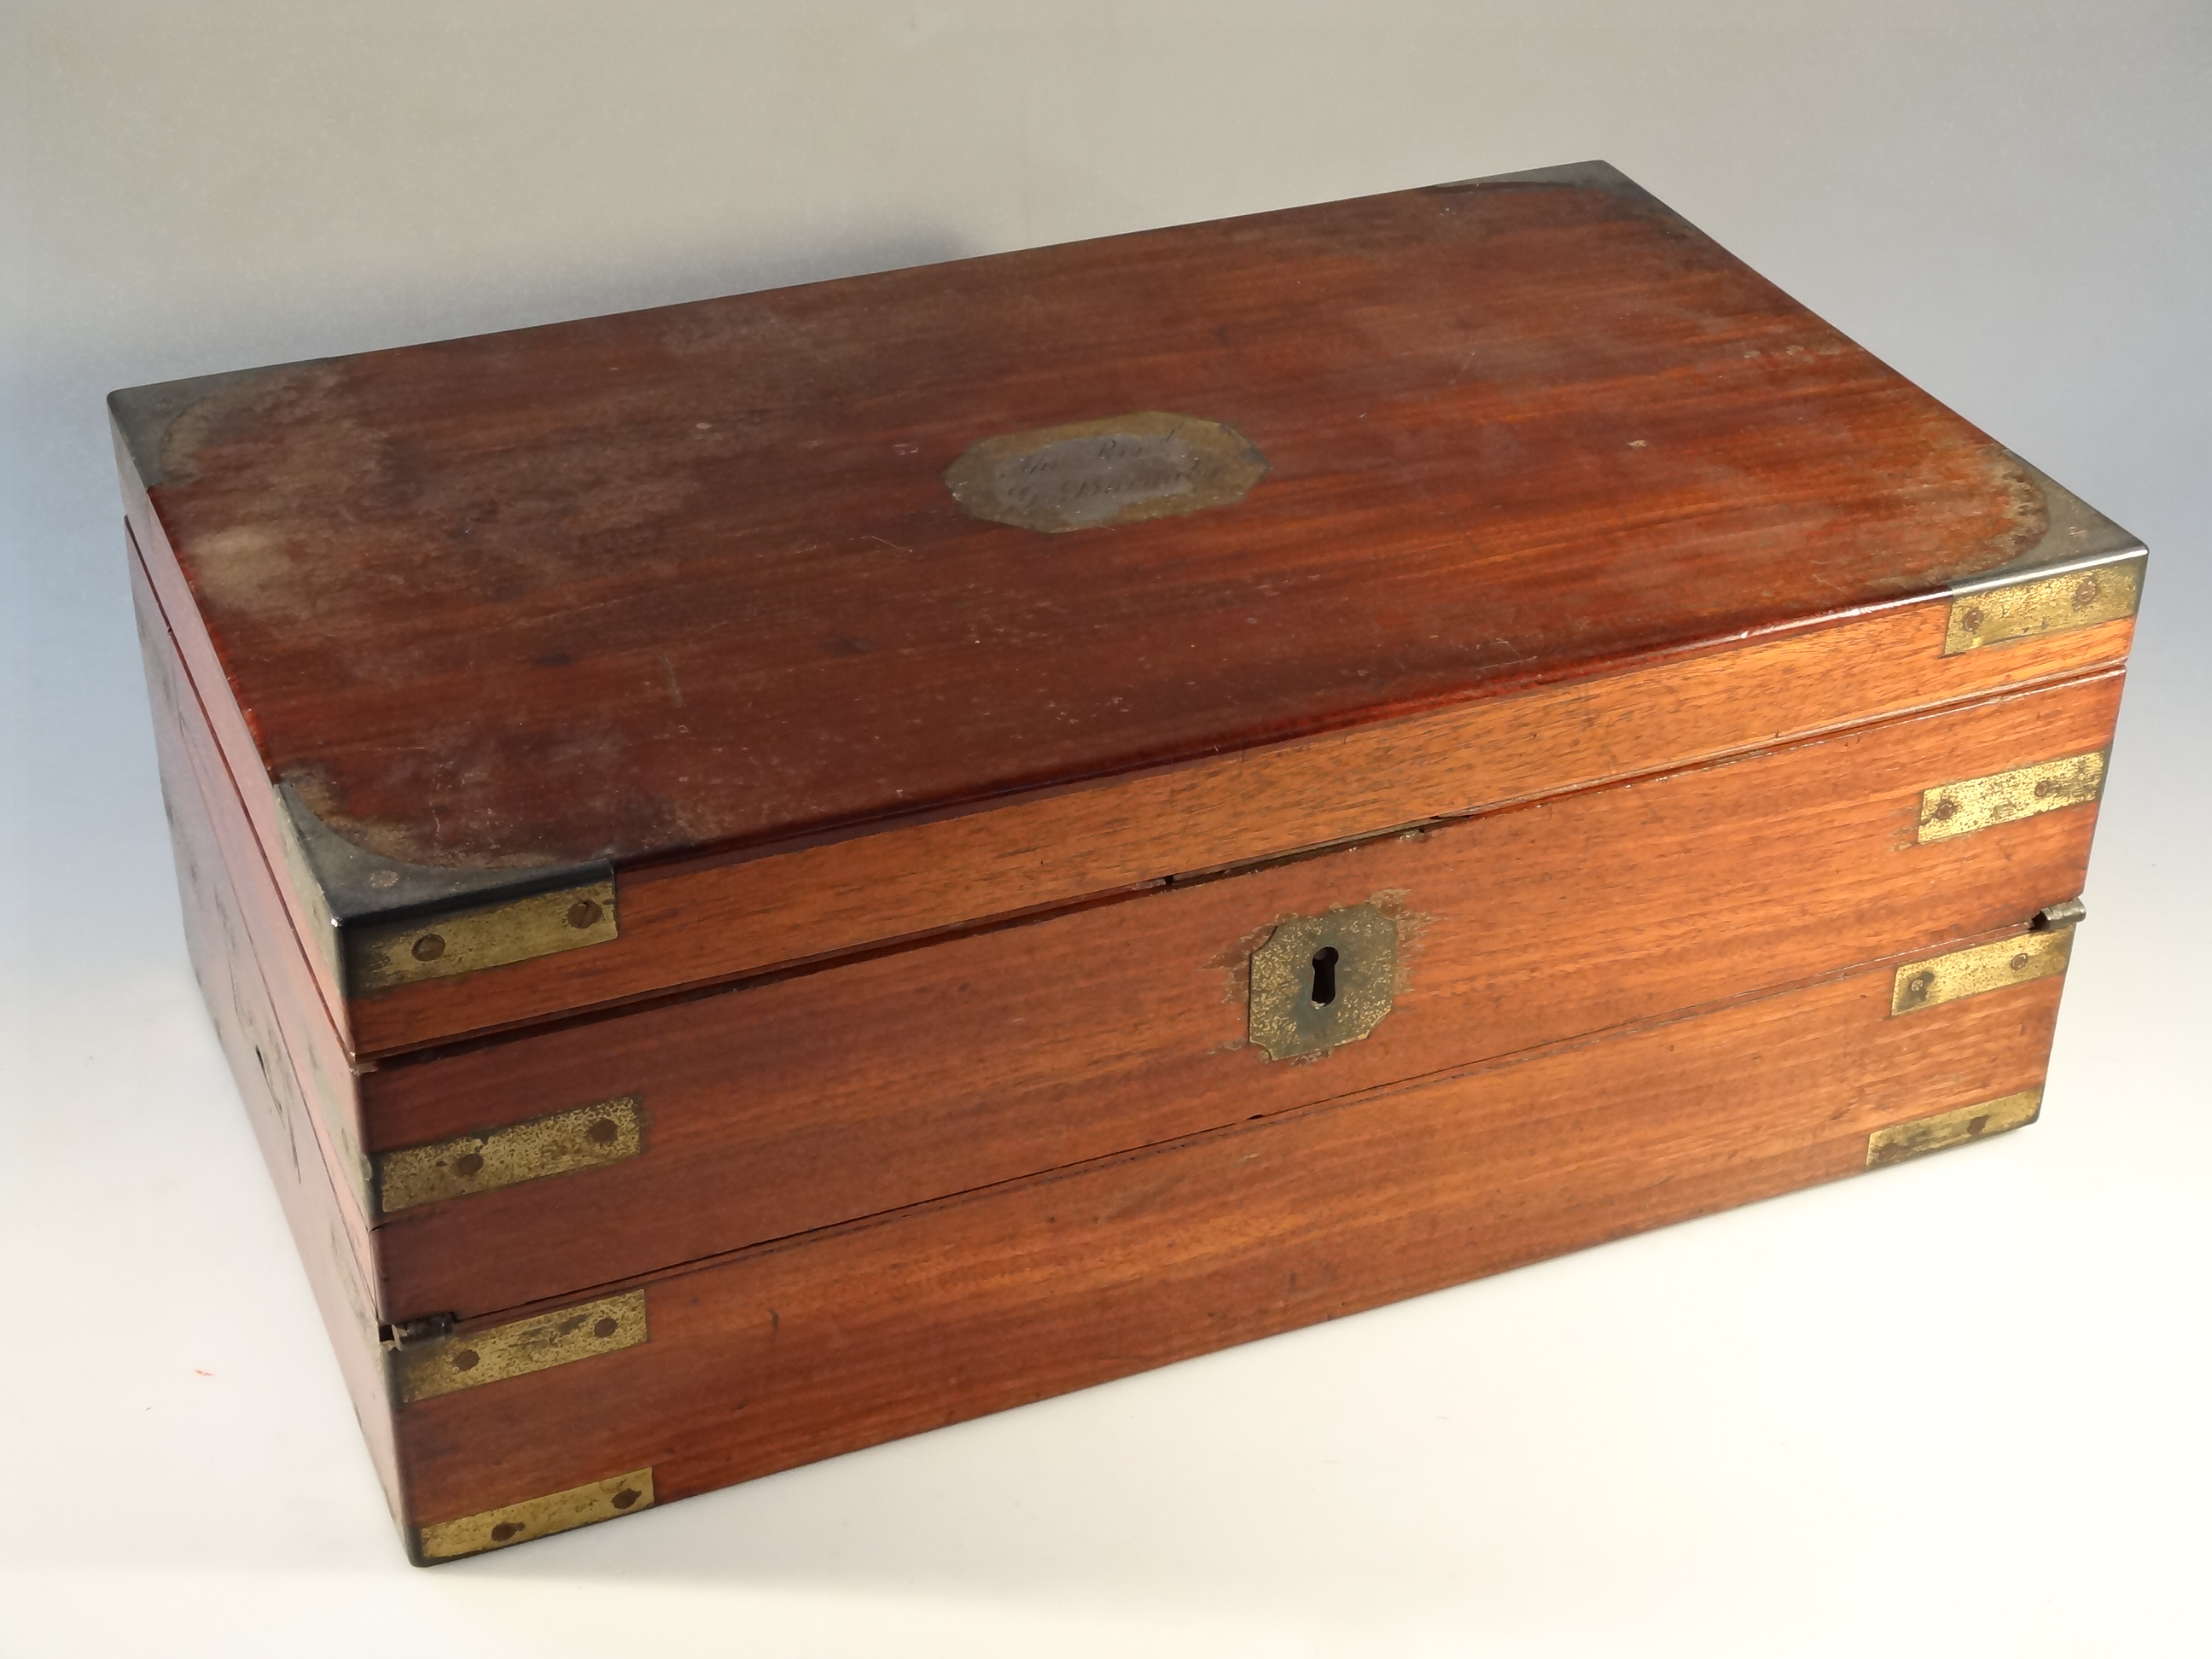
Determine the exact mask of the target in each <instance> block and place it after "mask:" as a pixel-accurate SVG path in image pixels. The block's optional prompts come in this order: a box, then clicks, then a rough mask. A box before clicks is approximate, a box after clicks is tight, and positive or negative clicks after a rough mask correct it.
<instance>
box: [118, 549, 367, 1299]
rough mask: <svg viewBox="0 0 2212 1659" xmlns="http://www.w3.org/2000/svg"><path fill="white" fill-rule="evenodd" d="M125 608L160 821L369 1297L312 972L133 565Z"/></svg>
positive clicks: (341, 1067)
mask: <svg viewBox="0 0 2212 1659" xmlns="http://www.w3.org/2000/svg"><path fill="white" fill-rule="evenodd" d="M131 599H132V603H133V605H134V606H135V607H136V611H137V622H138V635H139V640H140V642H141V645H142V647H143V651H144V658H145V665H146V677H147V684H148V685H149V689H150V690H151V692H152V696H153V702H154V711H155V740H156V742H157V743H158V744H160V745H161V749H162V753H163V756H164V765H165V767H166V768H167V769H166V770H165V771H164V773H163V775H162V790H163V795H164V799H165V800H166V801H167V805H168V810H169V813H170V817H171V819H172V822H173V823H174V822H175V821H176V820H177V819H178V818H179V817H182V818H184V819H185V820H186V821H187V822H189V823H191V825H192V826H193V827H194V833H195V834H196V836H198V837H199V838H200V839H201V840H202V841H203V842H204V844H205V848H206V857H205V858H204V860H202V862H203V863H204V866H205V869H206V872H207V873H208V876H209V878H210V879H213V880H219V881H220V882H221V883H222V915H223V917H224V926H225V927H226V929H227V930H228V933H231V934H234V935H235V937H236V939H237V941H238V942H239V944H240V945H241V946H242V947H243V948H245V949H246V950H247V951H250V952H251V956H252V962H253V964H254V971H255V973H256V975H258V978H259V979H260V981H261V983H262V985H263V987H264V994H266V995H267V997H268V999H269V1012H270V1021H271V1023H272V1024H273V1025H274V1027H275V1029H276V1034H277V1037H278V1040H279V1041H281V1042H283V1045H284V1047H285V1048H286V1050H287V1052H288V1054H289V1057H290V1059H291V1061H292V1065H291V1072H292V1075H293V1079H294V1082H295V1087H296V1090H297V1092H298V1093H299V1094H300V1095H301V1097H302V1099H303V1101H304V1102H305V1103H306V1107H307V1119H308V1120H309V1121H310V1123H311V1124H312V1127H313V1135H314V1138H315V1139H316V1140H317V1141H319V1145H320V1156H321V1158H322V1159H323V1161H324V1162H325V1163H326V1164H328V1165H329V1166H330V1168H331V1170H332V1171H333V1179H334V1180H335V1182H336V1183H337V1187H338V1188H339V1191H340V1194H341V1196H340V1197H339V1199H338V1200H337V1211H336V1214H337V1218H338V1220H339V1221H340V1223H341V1224H342V1225H343V1227H344V1229H345V1231H346V1233H347V1235H348V1237H349V1238H350V1239H351V1240H352V1241H353V1247H354V1249H355V1253H356V1255H357V1256H358V1257H359V1258H360V1259H361V1261H362V1262H363V1263H364V1264H366V1266H365V1269H364V1274H363V1280H362V1282H363V1283H364V1285H368V1286H371V1287H374V1286H375V1285H378V1284H379V1282H380V1274H379V1272H378V1269H377V1267H376V1266H375V1261H376V1249H375V1247H374V1244H373V1243H371V1242H370V1238H369V1224H368V1212H367V1211H366V1209H365V1208H364V1206H363V1200H362V1196H361V1195H362V1192H363V1191H364V1190H365V1188H364V1184H363V1183H364V1182H365V1179H366V1176H365V1171H366V1167H367V1166H366V1164H365V1161H364V1159H363V1158H362V1152H361V1129H362V1117H361V1099H360V1089H359V1085H358V1083H357V1081H356V1073H355V1071H354V1068H353V1066H352V1065H351V1063H350V1062H349V1060H348V1058H347V1056H346V1053H345V1049H344V1046H343V1043H342V1042H340V1041H339V1039H338V1036H337V1031H336V1030H335V1029H334V1028H333V1027H332V1025H331V1021H330V1016H329V1012H328V1010H327V1008H326V1006H325V1004H324V1003H323V1002H322V1001H321V1000H320V999H319V997H318V995H317V994H316V991H317V981H316V975H315V973H314V971H313V968H312V967H311V966H310V965H309V963H308V961H307V955H306V952H305V949H304V947H303V946H302V945H301V944H300V941H299V939H297V937H296V936H295V934H294V933H293V931H292V928H291V926H290V923H289V917H288V915H287V914H286V910H285V907H284V905H283V900H282V897H281V890H280V888H279V885H278V884H277V882H276V878H275V877H274V875H273V873H272V872H270V868H269V866H268V865H267V863H266V861H265V860H264V858H263V856H262V850H261V848H260V845H259V843H258V842H257V841H256V840H255V838H254V834H253V829H252V824H251V823H249V822H248V820H247V817H246V812H245V810H244V808H243V806H242V805H241V803H240V796H239V791H238V788H237V787H236V784H235V781H234V780H233V779H232V777H231V776H230V775H229V773H228V771H227V770H226V769H224V767H223V763H222V756H221V755H220V754H219V753H218V752H217V751H216V745H215V743H214V740H213V738H211V737H210V732H209V726H208V711H207V707H206V705H205V704H204V702H201V701H200V699H199V698H198V697H197V696H196V695H195V694H194V691H193V688H192V686H191V682H190V680H189V678H187V677H186V675H185V673H184V671H183V668H182V665H181V664H180V663H179V659H178V656H177V652H176V648H175V647H176V641H175V639H174V637H173V635H171V634H170V633H169V632H168V630H167V625H166V623H165V619H164V618H163V617H162V614H161V605H160V604H159V603H158V601H157V600H156V599H155V596H154V593H153V592H152V589H151V588H150V587H149V586H148V584H147V582H146V580H145V572H144V571H143V568H140V567H139V566H138V565H137V562H135V561H134V562H133V564H132V568H131ZM180 870H181V866H180ZM368 1305H369V1306H370V1308H371V1309H372V1310H374V1311H377V1312H378V1313H379V1316H381V1310H382V1309H383V1306H384V1304H383V1299H382V1297H381V1295H380V1293H379V1292H377V1291H375V1290H374V1289H371V1290H370V1291H369V1292H368Z"/></svg>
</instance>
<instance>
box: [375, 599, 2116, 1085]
mask: <svg viewBox="0 0 2212 1659" xmlns="http://www.w3.org/2000/svg"><path fill="white" fill-rule="evenodd" d="M1951 609H1952V606H1951V602H1950V601H1949V600H1948V599H1929V600H1924V601H1921V602H1917V603H1915V604H1911V605H1899V606H1895V607H1892V608H1889V609H1886V610H1881V611H1874V612H1871V613H1868V614H1864V615H1860V616H1857V617H1851V618H1849V619H1846V620H1844V621H1841V622H1837V623H1832V624H1829V625H1826V626H1820V627H1816V628H1811V629H1802V630H1798V631H1795V632H1791V633H1789V634H1787V635H1782V636H1778V637H1765V638H1761V639H1759V640H1756V641H1752V642H1749V643H1745V644H1741V645H1738V646H1735V647H1730V648H1727V649H1714V650H1709V651H1706V652H1704V653H1699V654H1694V655H1689V656H1683V657H1677V658H1673V659H1666V660H1662V661H1657V662H1652V663H1647V664H1644V665H1630V666H1629V667H1627V668H1626V669H1625V670H1624V671H1620V672H1618V673H1613V674H1609V675H1607V676H1604V677H1602V678H1593V679H1588V680H1582V681H1576V682H1571V683H1567V684H1557V685H1549V686H1541V687H1537V688H1534V689H1532V690H1525V691H1522V692H1520V693H1518V694H1516V695H1513V696H1501V697H1497V698H1493V699H1490V700H1487V701H1483V702H1473V703H1464V704H1460V705H1456V706H1454V707H1451V708H1443V709H1440V710H1438V711H1437V712H1435V713H1433V714H1425V715H1422V716H1419V718H1415V719H1411V720H1399V721H1394V722H1389V723H1386V724H1382V725H1376V726H1364V727H1361V728H1358V729H1357V730H1353V731H1349V732H1340V733H1338V734H1335V735H1334V736H1331V737H1327V738H1316V739H1313V740H1310V741H1307V742H1303V743H1298V744H1286V745H1284V746H1282V747H1279V748H1273V749H1261V750H1252V751H1249V752H1246V753H1243V754H1240V755H1235V756H1225V757H1218V758H1217V759H1213V760H1209V761H1204V762H1200V763H1194V764H1192V765H1189V766H1186V767H1182V768H1180V769H1175V770H1171V771H1164V772H1157V773H1152V774H1147V775H1136V776H1124V777H1121V778H1116V779H1113V780H1109V781H1102V782H1099V783H1097V784H1095V785H1092V786H1088V787H1081V788H1076V789H1071V790H1069V791H1067V792H1066V793H1059V794H1054V795H1048V796H1044V797H1028V798H1022V799H1012V800H1009V801H1006V802H1004V803H1000V804H995V805H992V806H990V807H989V809H988V810H976V811H969V812H967V813H965V814H963V815H961V816H957V817H945V818H939V819H937V820H934V821H931V822H923V823H909V824H906V825H902V826H898V827H893V828H886V829H880V830H878V831H876V832H875V833H872V834H866V835H860V836H853V837H851V838H848V839H844V840H839V841H836V842H829V843H825V844H823V845H820V846H814V847H803V848H796V849H793V850H790V851H787V852H782V853H777V854H770V855H765V856H759V857H749V858H746V859H744V860H738V861H733V862H724V863H711V862H709V863H701V862H692V863H671V864H666V865H661V866H651V867H645V868H640V869H635V870H629V871H624V872H621V874H620V875H619V877H618V879H617V909H618V911H619V915H620V919H621V932H620V937H619V938H617V939H612V940H611V941H608V942H606V943H604V944H599V945H592V946H591V947H589V948H588V949H584V950H577V951H565V952H563V953H562V954H560V955H557V956H550V957H542V958H540V959H538V960H536V961H528V962H518V963H512V964H509V965H507V966H503V967H498V968H493V969H487V970H484V971H483V972H479V973H474V974H469V975H462V976H459V977H450V978H442V979H436V980H431V981H425V982H422V983H419V984H412V985H399V986H397V987H393V988H391V989H389V990H386V991H385V992H384V993H382V994H380V995H378V996H376V997H374V998H358V999H356V1000H355V1001H354V1002H353V1003H352V1004H351V1006H350V1007H349V1014H348V1018H349V1021H350V1023H351V1024H350V1029H351V1030H352V1031H353V1033H354V1041H355V1042H356V1046H357V1048H358V1050H359V1051H360V1052H362V1053H369V1054H384V1053H391V1052H395V1051H398V1050H403V1049H406V1048H419V1047H424V1046H428V1045H431V1044H435V1043H436V1042H441V1041H443V1040H446V1039H448V1038H452V1037H454V1036H461V1035H464V1034H466V1033H470V1032H483V1031H489V1030H498V1029H501V1028H505V1027H510V1026H514V1025H520V1024H528V1023H531V1022H534V1021H538V1020H543V1019H545V1018H549V1017H552V1016H556V1015H561V1014H564V1013H568V1012H577V1011H581V1010H586V1009H590V1008H594V1007H600V1006H607V1005H610V1004H613V1003H617V1002H620V1001H623V1000H628V999H632V998H635V997H639V996H643V995H647V994H652V993H655V992H660V991H667V990H671V989H676V988H678V987H688V986H696V985H706V984H710V983H714V982H716V981H724V980H727V979H731V978H733V977H736V976H739V975H750V974H757V973H762V972H767V971H770V970H775V969H783V968H786V967H788V966H790V965H792V964H793V963H807V962H817V961H821V960H823V959H827V958H833V957H838V956H841V955H845V954H849V953H851V952H854V951H860V950H863V949H868V948H874V947H880V946H884V945H890V944H894V943H897V942H900V941H905V940H910V939H916V938H921V937H926V936H928V935H931V934H933V933H944V932H946V931H951V930H958V929H962V928H964V927H969V926H971V925H974V924H975V923H977V922H980V921H987V920H991V919H994V918H1000V917H1006V916H1011V915H1021V914H1024V913H1030V912H1035V911H1038V910H1042V909H1048V908H1053V907H1057V906H1066V905H1071V904H1074V903H1077V902H1083V901H1085V900H1087V899H1091V898H1094V897H1096V896H1099V895H1102V894H1108V893H1123V892H1127V891H1129V890H1133V889H1136V888H1139V887H1141V886H1142V885H1144V884H1150V883H1155V882H1158V881H1160V880H1163V879H1167V878H1175V877H1178V876H1182V875H1187V874H1188V873H1190V872H1197V871H1206V870H1216V869H1222V868H1227V867H1232V866H1238V865H1243V864H1248V863H1252V862H1256V861H1260V860H1267V859H1272V858H1278V857H1281V856H1285V855H1287V854H1295V853H1297V852H1300V851H1304V850H1307V849H1310V848H1315V847H1317V846H1322V845H1326V844H1328V843H1331V842H1341V841H1348V840H1354V839H1358V838H1362V837H1367V836H1375V835H1377V834H1381V833H1384V832H1387V831H1389V830H1391V829H1398V828H1401V827H1405V826H1409V825H1413V824H1417V823H1425V822H1428V821H1431V820H1433V819H1437V818H1439V817H1453V816H1459V815H1464V814H1468V813H1472V812H1477V811H1488V810H1492V809H1494V808H1496V807H1498V806H1500V805H1506V804H1510V803H1512V802H1516V801H1522V800H1528V799H1540V798H1542V797H1544V796H1547V795H1551V794H1554V793H1561V792H1563V791H1568V790H1573V789H1579V788H1585V787H1591V786H1594V785H1596V784H1600V783H1603V782H1606V781H1612V780H1618V779H1623V778H1628V777H1634V776H1638V775H1647V774H1651V773H1656V772H1662V771H1667V770H1670V769H1675V768H1679V767H1682V766H1686V765H1692V764H1695V763H1699V762H1701V761H1705V760H1711V759H1716V758H1719V757H1724V756H1727V755H1730V754H1739V753H1743V752H1746V751H1748V750H1757V749H1759V748H1764V747H1767V746H1771V745H1772V744H1779V743H1785V742H1790V741H1792V740H1795V739H1798V738H1805V737H1808V736H1813V735H1816V734H1818V733H1820V732H1832V731H1836V730H1840V729H1844V728H1846V727H1850V726H1856V725H1861V724H1865V723H1867V722H1869V721H1872V720H1879V719H1885V718H1890V717H1893V716H1896V715H1900V714H1908V713H1911V712H1913V711H1916V710H1923V709H1929V708H1937V707H1942V706H1945V705H1948V704H1950V703H1954V702H1964V701H1970V700H1972V699H1975V698H1978V697H1981V696H1987V695H1989V694H1990V693H1993V692H1996V691H2000V690H2005V689H2008V688H2013V687H2018V686H2024V685H2029V684H2038V683H2040V682H2043V681H2045V680H2049V679H2052V678H2062V677H2064V676H2068V675H2072V674H2076V673H2080V672H2083V671H2089V670H2093V669H2095V668H2097V667H2099V666H2106V665H2118V664H2119V663H2121V662H2122V661H2124V659H2125V657H2126V655H2127V651H2128V646H2129V642H2130V638H2131V636H2132V629H2133V623H2132V621H2131V620H2130V619H2119V620H2114V621H2108V622H2105V623H2100V624H2097V625H2094V626H2090V627H2086V628H2081V629H2064V630H2062V631H2058V632H2055V633H2049V634H2045V635H2039V636H2037V637H2033V638H2027V639H2021V640H2016V641H2010V642H2008V643H2006V644H2004V645H2002V646H1997V647H1989V648H1984V649H1978V650H1971V651H1966V652H1962V653H1953V654H1951V655H1948V656H1947V655H1945V654H1944V648H1945V641H1946V637H1947V630H1948V626H1949V622H1948V619H1949V617H1950V612H1951Z"/></svg>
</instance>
